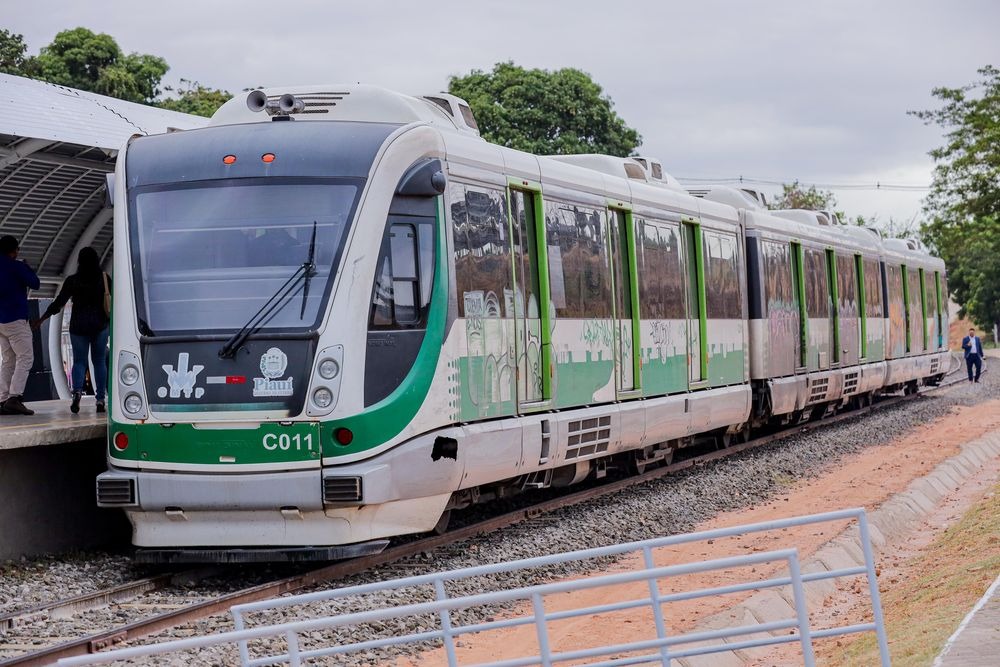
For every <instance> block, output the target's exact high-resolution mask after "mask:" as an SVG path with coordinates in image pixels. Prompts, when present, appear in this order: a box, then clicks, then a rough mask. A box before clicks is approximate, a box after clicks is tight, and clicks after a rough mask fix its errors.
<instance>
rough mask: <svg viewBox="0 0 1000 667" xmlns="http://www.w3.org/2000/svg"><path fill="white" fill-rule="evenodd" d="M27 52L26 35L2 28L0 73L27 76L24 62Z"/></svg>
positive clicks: (0, 37)
mask: <svg viewBox="0 0 1000 667" xmlns="http://www.w3.org/2000/svg"><path fill="white" fill-rule="evenodd" d="M27 51H28V46H27V45H26V44H25V43H24V35H18V34H16V33H13V32H11V31H10V30H5V29H3V28H0V72H2V73H4V74H16V75H18V76H25V74H24V62H25V53H26V52H27Z"/></svg>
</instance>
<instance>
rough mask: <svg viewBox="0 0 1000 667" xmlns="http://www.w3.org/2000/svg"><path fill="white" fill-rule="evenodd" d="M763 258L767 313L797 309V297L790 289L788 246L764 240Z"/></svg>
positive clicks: (762, 246)
mask: <svg viewBox="0 0 1000 667" xmlns="http://www.w3.org/2000/svg"><path fill="white" fill-rule="evenodd" d="M761 251H762V252H761V254H762V255H763V260H764V300H765V303H766V304H767V309H766V312H767V313H772V312H774V311H786V310H796V311H797V306H796V304H797V299H796V298H795V293H794V291H793V289H792V272H791V264H790V262H789V259H790V258H789V247H788V244H786V243H775V242H774V241H764V242H763V243H761Z"/></svg>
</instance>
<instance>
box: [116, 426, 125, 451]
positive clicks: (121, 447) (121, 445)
mask: <svg viewBox="0 0 1000 667" xmlns="http://www.w3.org/2000/svg"><path fill="white" fill-rule="evenodd" d="M114 444H115V449H117V450H118V451H119V452H124V451H125V450H126V449H128V436H127V435H125V434H124V433H122V432H121V431H119V432H118V433H115V440H114Z"/></svg>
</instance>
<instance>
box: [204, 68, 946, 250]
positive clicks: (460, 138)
mask: <svg viewBox="0 0 1000 667" xmlns="http://www.w3.org/2000/svg"><path fill="white" fill-rule="evenodd" d="M293 115H294V116H295V118H296V119H297V120H298V119H301V120H327V121H336V120H351V121H362V122H378V123H398V124H400V125H409V124H423V125H430V126H432V127H434V128H436V129H439V130H442V134H441V136H442V138H443V139H444V143H445V146H446V151H447V154H448V158H449V170H450V173H452V174H455V175H460V176H465V177H468V178H472V179H476V180H485V181H486V182H496V184H497V185H506V180H505V179H506V178H507V177H514V178H522V179H525V180H526V184H527V182H529V181H536V182H544V183H545V186H546V190H547V191H548V192H550V193H551V194H552V196H555V197H559V195H560V192H564V193H565V194H566V195H567V196H569V195H570V193H572V196H573V198H574V199H575V200H577V201H579V200H581V198H582V199H584V200H592V201H591V203H593V204H594V205H605V204H607V201H606V200H603V201H602V199H601V195H597V194H593V193H595V192H599V193H602V194H603V196H604V197H606V198H607V199H611V200H615V199H618V200H620V201H621V202H622V203H623V204H624V203H626V202H628V203H629V204H630V205H631V207H632V209H633V211H634V212H635V213H636V214H637V215H647V216H654V217H655V216H657V215H661V216H662V215H663V209H664V208H666V209H668V210H670V211H672V212H674V213H675V214H677V215H685V214H687V215H692V216H700V217H703V218H705V217H707V218H708V219H710V220H716V221H720V222H723V223H728V224H737V223H738V220H739V214H738V213H737V212H738V211H743V217H744V219H745V221H746V224H747V228H748V229H750V230H752V229H758V230H761V231H767V230H770V231H776V232H780V233H783V234H786V235H793V236H796V237H798V238H802V239H808V240H812V241H815V242H818V243H823V244H827V245H836V246H841V247H846V248H850V249H852V250H858V251H862V252H864V251H868V252H869V253H870V252H871V251H873V250H874V251H875V252H877V253H879V254H881V255H885V256H888V257H892V258H894V259H898V260H899V261H901V262H908V263H910V264H914V265H916V264H924V265H927V266H933V267H934V268H939V266H940V268H943V267H944V263H943V262H942V261H941V260H940V259H937V258H935V257H932V256H931V255H930V254H928V253H927V252H926V251H922V249H919V248H917V247H916V246H915V245H912V244H908V243H907V242H905V241H901V242H899V243H894V242H891V241H893V240H887V241H886V242H883V241H882V240H881V238H880V237H879V236H878V234H877V233H875V232H872V231H871V230H864V229H861V228H849V227H846V226H843V225H838V224H830V223H831V222H832V221H833V218H835V216H833V215H832V214H831V213H827V212H820V213H817V212H815V211H801V210H790V211H768V210H767V209H765V208H764V207H763V206H762V205H761V198H760V196H759V194H758V193H756V192H749V191H744V190H741V189H739V188H732V187H728V186H719V185H707V186H700V187H698V188H689V189H687V190H686V189H685V188H684V187H683V186H681V185H680V183H678V182H677V180H676V179H674V178H673V177H672V176H670V174H668V173H666V172H665V171H663V168H662V165H661V164H660V162H659V160H656V159H655V158H648V157H638V158H634V157H633V158H625V157H614V156H610V155H598V154H585V155H554V156H537V155H533V154H531V153H525V152H523V151H518V150H515V149H512V148H506V147H503V146H499V145H496V144H491V143H489V142H486V141H484V140H483V139H481V138H480V137H479V129H478V126H477V125H476V121H475V118H474V117H473V115H472V111H471V109H470V108H469V106H468V104H467V103H466V102H465V101H464V100H462V99H460V98H458V97H455V96H454V95H449V94H447V93H436V94H432V95H425V96H421V97H414V96H411V95H405V94H403V93H398V92H395V91H392V90H388V89H386V88H381V87H379V86H372V85H366V84H348V85H344V84H335V85H312V86H286V87H281V88H264V89H260V90H253V91H249V92H247V93H246V94H245V95H237V96H235V97H234V98H233V99H231V100H229V101H228V102H226V103H225V104H223V105H222V106H221V107H220V108H219V109H218V110H217V111H216V112H215V114H214V115H213V116H212V118H211V120H210V121H209V125H232V124H242V123H258V122H268V121H271V120H274V119H279V118H281V117H283V116H284V117H288V116H293ZM498 167H499V168H500V169H499V170H498ZM498 171H499V173H498ZM587 190H590V191H591V193H590V194H589V195H588V194H587V192H586V191H587Z"/></svg>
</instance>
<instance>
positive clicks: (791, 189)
mask: <svg viewBox="0 0 1000 667" xmlns="http://www.w3.org/2000/svg"><path fill="white" fill-rule="evenodd" d="M781 190H782V192H781V194H780V195H778V196H777V197H775V198H774V199H773V200H772V201H771V204H770V207H771V209H772V210H780V209H788V208H800V209H805V210H807V211H828V210H832V209H833V207H834V206H836V205H837V198H836V197H835V196H834V195H833V193H832V192H830V191H829V190H817V189H816V186H815V185H810V186H809V189H806V188H805V187H804V186H803V185H802V184H801V183H799V182H798V181H795V182H794V183H784V184H782V186H781Z"/></svg>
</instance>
